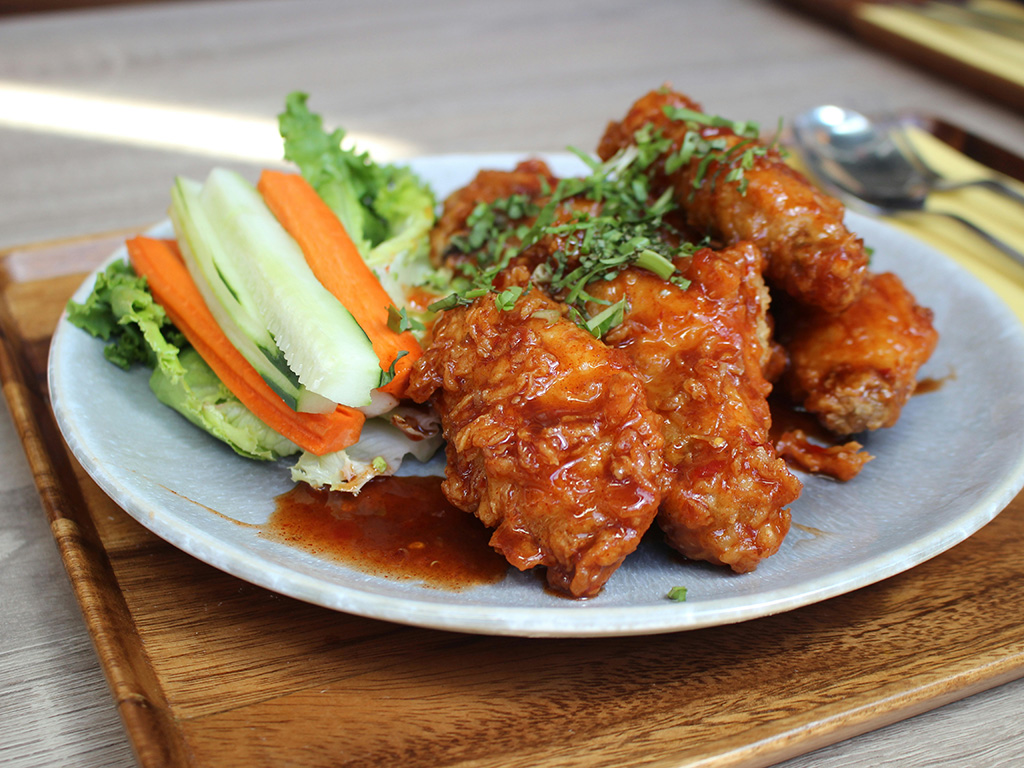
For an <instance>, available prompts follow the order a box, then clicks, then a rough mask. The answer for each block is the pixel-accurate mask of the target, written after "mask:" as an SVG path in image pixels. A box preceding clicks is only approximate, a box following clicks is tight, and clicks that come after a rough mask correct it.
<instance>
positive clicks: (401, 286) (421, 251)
mask: <svg viewBox="0 0 1024 768" xmlns="http://www.w3.org/2000/svg"><path fill="white" fill-rule="evenodd" d="M307 99H308V96H307V94H305V93H301V92H299V91H295V92H293V93H290V94H289V95H288V97H287V98H286V100H285V110H284V112H282V113H281V114H280V115H279V116H278V127H279V130H280V133H281V138H282V139H284V157H285V159H286V160H288V161H290V162H292V163H294V164H295V165H296V166H297V167H298V169H299V171H300V173H302V175H303V177H304V178H305V179H306V181H308V182H309V183H310V185H311V186H312V187H313V188H314V189H315V190H316V191H317V193H318V194H319V195H320V197H321V199H323V201H324V202H325V203H327V205H328V206H329V207H330V208H331V210H332V211H334V213H335V215H337V216H338V218H339V219H340V220H341V222H342V224H344V226H345V230H346V231H347V232H348V234H349V237H351V238H352V240H353V242H355V244H356V247H357V248H358V249H359V252H360V254H361V255H362V257H363V259H364V260H365V261H366V263H367V264H368V265H369V266H370V268H371V269H372V270H373V271H374V274H376V276H377V279H378V280H380V281H381V284H382V285H383V286H384V288H385V290H387V292H388V295H390V296H391V298H392V300H393V301H394V302H395V304H396V305H397V306H402V305H404V304H405V303H406V296H407V294H408V292H409V291H410V290H411V289H412V288H418V287H422V286H425V285H430V284H433V283H436V282H442V283H443V282H446V280H445V278H444V277H443V276H440V277H439V276H438V275H437V272H436V270H435V269H434V268H433V267H432V266H431V264H430V259H429V234H430V229H431V227H432V226H433V224H434V216H435V209H436V199H435V197H434V193H433V191H432V190H431V188H430V187H429V186H428V185H427V184H426V183H424V182H423V181H421V180H420V179H419V178H418V177H417V176H416V175H415V174H414V173H413V172H412V170H410V169H409V168H408V167H405V166H398V165H390V164H384V163H376V162H374V161H373V160H372V159H371V158H370V156H369V154H368V153H366V152H357V151H356V150H355V149H344V148H342V146H341V144H342V142H343V141H344V139H345V135H346V133H345V131H344V130H343V129H341V128H337V129H335V130H333V131H331V132H330V133H328V132H327V131H326V130H325V129H324V125H323V119H322V118H321V116H320V115H317V114H314V113H312V112H310V110H309V108H308V107H307V106H306V101H307Z"/></svg>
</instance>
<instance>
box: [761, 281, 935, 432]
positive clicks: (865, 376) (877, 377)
mask: <svg viewBox="0 0 1024 768" xmlns="http://www.w3.org/2000/svg"><path fill="white" fill-rule="evenodd" d="M780 340H781V341H782V342H783V344H784V345H785V347H786V350H787V352H788V355H789V367H788V369H787V370H786V372H785V374H784V375H783V379H782V382H783V386H784V387H785V388H786V390H787V391H788V393H789V394H790V396H791V397H792V398H793V399H794V400H795V401H796V402H797V403H798V404H800V405H802V406H803V407H804V408H805V409H806V410H807V411H809V412H811V413H813V414H814V415H815V416H817V418H818V420H819V421H820V422H821V423H822V425H823V426H825V427H826V428H827V429H829V430H830V431H832V432H834V433H836V434H837V435H850V434H855V433H857V432H863V431H865V430H872V429H880V428H882V427H891V426H892V425H893V424H895V423H896V420H897V419H898V418H899V415H900V412H901V410H902V409H903V406H904V405H906V403H907V401H908V400H909V399H910V396H911V395H912V394H913V393H914V387H915V386H916V383H917V372H918V370H919V369H920V367H921V366H922V365H923V364H924V363H925V362H926V361H927V360H928V358H929V357H931V354H932V352H933V351H934V350H935V345H936V344H937V343H938V333H937V332H936V330H935V328H934V327H933V325H932V312H931V310H929V309H927V308H925V307H921V306H919V305H918V304H917V301H916V300H915V299H914V296H913V295H912V294H911V293H910V292H909V291H908V290H907V289H906V287H904V285H903V282H902V281H901V280H900V279H899V278H898V277H897V276H896V275H894V274H891V273H881V274H872V275H870V276H869V278H868V283H867V287H866V289H865V291H864V292H863V294H862V295H861V296H860V298H859V299H857V301H856V302H854V304H853V305H851V306H850V307H849V308H848V309H846V310H845V311H844V312H842V313H839V314H834V315H833V314H829V313H826V312H822V311H820V310H815V309H811V308H806V307H797V308H796V310H795V311H793V309H792V308H791V309H790V311H787V312H784V313H782V314H781V317H780Z"/></svg>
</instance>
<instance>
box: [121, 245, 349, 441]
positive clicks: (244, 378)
mask: <svg viewBox="0 0 1024 768" xmlns="http://www.w3.org/2000/svg"><path fill="white" fill-rule="evenodd" d="M127 245H128V256H129V258H130V259H131V263H132V266H133V267H134V268H135V271H136V273H138V274H140V275H144V276H145V277H146V280H147V281H148V282H149V289H150V291H151V292H152V294H153V298H154V299H156V301H157V302H158V303H159V304H160V305H161V306H162V307H163V308H164V310H165V311H166V312H167V316H168V317H169V318H170V319H171V322H173V323H174V324H175V325H176V326H177V327H178V329H179V330H180V331H181V332H182V333H183V334H184V335H185V338H186V339H188V340H189V342H190V343H191V344H192V346H193V347H195V348H196V351H197V352H198V353H199V355H200V356H201V357H202V358H203V360H205V361H206V363H207V364H208V365H209V366H210V368H212V369H213V372H214V373H216V374H217V376H218V378H220V380H221V381H222V382H224V384H225V386H227V388H228V389H229V390H231V392H232V394H234V395H235V397H237V398H238V399H239V400H241V401H242V403H243V404H244V405H245V406H246V407H247V408H248V409H249V410H250V411H252V412H253V413H254V414H255V415H256V417H257V418H259V419H260V420H261V421H263V422H264V423H265V424H266V425H267V426H269V427H270V428H271V429H274V430H276V431H277V432H279V433H280V434H281V435H283V436H284V437H287V438H288V439H289V440H291V441H292V442H293V443H295V444H296V445H298V446H299V447H300V448H303V449H305V450H307V451H310V452H311V453H315V454H316V455H318V456H322V455H323V454H325V453H333V452H334V451H340V450H342V449H344V448H347V447H348V446H350V445H352V444H353V443H355V442H356V441H357V440H358V439H359V433H360V431H361V430H362V426H363V422H364V421H365V417H364V416H363V414H362V413H360V412H359V411H357V410H355V409H352V408H346V407H345V406H341V405H339V406H338V408H337V409H336V410H335V411H333V412H331V413H299V412H297V411H294V410H292V409H291V408H290V407H288V404H287V403H285V402H284V400H282V399H281V398H280V396H278V394H277V393H276V392H274V390H272V389H271V388H270V387H269V386H268V385H267V383H266V382H265V381H264V380H263V378H262V377H261V376H260V375H259V373H258V372H257V371H256V369H255V368H253V367H252V365H251V364H250V363H249V361H248V360H246V359H245V358H244V357H242V355H241V353H240V352H239V351H238V350H237V349H235V347H234V345H232V343H231V342H230V341H229V340H228V337H227V336H225V335H224V332H223V331H222V330H221V329H220V326H219V325H217V321H216V320H214V318H213V315H212V314H211V313H210V310H209V309H207V307H206V304H205V303H204V302H203V298H202V296H201V295H200V293H199V289H198V288H196V285H195V283H194V282H193V281H192V276H191V275H190V274H189V272H188V268H187V267H186V266H185V262H184V261H183V260H182V258H181V253H180V252H179V251H178V246H177V244H176V243H175V242H174V241H173V240H156V239H153V238H148V237H135V238H132V239H130V240H128V242H127Z"/></svg>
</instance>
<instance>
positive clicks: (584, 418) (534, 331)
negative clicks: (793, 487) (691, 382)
mask: <svg viewBox="0 0 1024 768" xmlns="http://www.w3.org/2000/svg"><path fill="white" fill-rule="evenodd" d="M518 273H519V274H518V278H517V279H516V280H515V282H517V283H519V284H522V283H523V282H525V271H524V270H521V269H520V270H518ZM563 311H564V308H563V307H562V306H561V305H559V304H558V303H556V302H554V301H552V300H551V299H549V298H548V297H546V296H544V295H543V294H541V293H540V292H539V291H537V290H536V289H533V290H530V291H528V292H527V293H525V294H524V295H523V296H521V297H520V298H519V300H518V301H517V302H516V303H515V306H514V307H513V308H511V309H507V310H500V309H498V308H497V307H496V304H495V298H494V296H493V295H487V296H484V297H482V298H479V299H477V300H476V301H475V302H473V304H472V305H470V306H468V307H459V308H457V309H453V310H449V311H448V312H446V313H445V314H444V316H443V317H442V318H441V319H440V320H439V321H438V323H437V324H436V326H435V328H434V331H433V340H432V343H431V344H430V345H429V346H428V347H427V349H426V350H425V352H424V354H423V357H422V358H420V359H419V360H418V361H417V363H416V365H415V367H414V368H413V372H412V380H411V383H410V388H409V394H410V396H411V397H412V398H413V399H415V400H417V401H419V402H423V401H425V400H427V399H428V398H432V400H433V402H434V404H435V405H436V407H437V409H438V411H439V413H440V414H441V419H442V425H443V428H444V434H445V437H446V439H447V441H448V443H447V448H446V450H447V458H448V465H447V469H446V479H445V481H444V486H443V487H444V491H445V494H446V495H447V497H448V498H449V499H450V500H451V501H452V503H453V504H455V505H456V506H458V507H460V508H462V509H464V510H467V511H470V512H474V513H475V514H476V515H477V516H478V517H479V518H480V519H481V520H482V521H483V522H484V523H485V524H486V525H488V526H491V527H493V528H495V531H494V534H493V537H492V539H491V544H492V546H494V547H495V548H496V549H498V550H499V551H501V552H502V553H503V554H504V555H505V557H506V558H508V560H509V562H510V563H512V565H514V566H516V567H517V568H519V569H521V570H526V569H529V568H533V567H535V566H538V565H543V566H547V578H548V583H549V584H550V585H551V586H552V587H553V588H554V589H556V590H559V591H562V592H566V593H568V594H570V595H572V596H574V597H587V596H591V595H594V594H596V593H597V592H598V591H599V590H600V588H601V586H602V585H603V584H604V583H605V581H607V579H608V578H609V576H610V575H611V574H612V572H613V571H614V570H615V569H616V568H617V567H618V566H619V564H620V563H621V562H622V560H623V558H625V557H626V555H628V554H629V553H630V552H632V551H633V550H634V549H636V546H637V544H638V543H639V542H640V539H641V537H642V536H643V534H644V532H645V531H646V530H647V528H648V527H649V526H650V524H651V522H652V521H653V519H654V516H655V514H656V512H657V508H658V503H659V501H660V499H661V492H660V487H659V474H660V472H661V468H662V444H663V440H662V436H661V432H660V424H659V420H658V418H657V417H656V416H655V415H654V414H653V413H652V412H651V410H650V409H649V408H648V406H647V403H646V398H645V395H644V391H643V388H642V386H641V385H640V382H639V381H638V379H637V377H636V373H635V371H634V369H633V366H632V364H631V363H630V362H629V360H628V358H627V357H626V355H624V354H622V353H621V352H619V351H617V350H613V349H609V348H608V347H606V346H605V345H604V344H602V343H601V342H599V341H598V340H597V339H595V338H594V337H593V336H591V335H590V334H589V333H587V332H586V331H585V330H583V329H581V328H580V327H579V326H577V325H576V324H575V323H573V322H571V321H569V320H567V319H565V317H564V316H563Z"/></svg>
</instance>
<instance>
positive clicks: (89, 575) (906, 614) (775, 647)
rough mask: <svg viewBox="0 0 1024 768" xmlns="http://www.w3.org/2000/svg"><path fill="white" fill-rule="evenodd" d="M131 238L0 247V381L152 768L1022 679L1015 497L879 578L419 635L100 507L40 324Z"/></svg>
mask: <svg viewBox="0 0 1024 768" xmlns="http://www.w3.org/2000/svg"><path fill="white" fill-rule="evenodd" d="M120 240H121V238H120V237H117V236H107V237H95V238H86V239H82V240H77V241H73V242H60V243H51V244H46V245H41V246H35V247H31V248H23V249H17V250H14V251H9V252H7V253H5V254H2V255H0V267H2V271H0V275H2V278H0V340H2V344H0V375H2V379H3V388H4V394H5V396H6V398H7V400H8V402H9V404H10V408H11V411H12V413H13V415H14V421H15V423H16V424H17V428H18V430H19V431H20V435H21V439H22V441H23V443H24V448H25V451H26V453H27V455H28V459H29V463H30V465H31V468H32V471H33V473H34V476H35V481H36V484H37V486H38V489H39V493H40V495H41V496H42V499H43V503H44V506H45V509H46V511H47V514H48V515H49V519H50V525H51V528H52V530H53V536H54V539H55V540H56V542H57V545H58V548H59V550H60V554H61V557H62V558H63V561H64V564H65V566H66V568H67V572H68V575H69V576H70V579H71V583H72V585H73V587H74V590H75V592H76V594H77V597H78V600H79V602H80V604H81V607H82V611H83V613H84V615H85V620H86V623H87V625H88V628H89V632H90V633H91V635H92V638H93V641H94V643H95V646H96V650H97V654H98V655H99V658H100V661H101V663H102V665H103V668H104V670H105V672H106V675H107V679H108V681H109V683H110V687H111V689H112V691H113V694H114V697H115V700H116V704H117V707H118V709H119V711H120V713H121V716H122V718H123V720H124V723H125V725H126V727H127V732H128V734H129V737H130V739H131V741H132V743H133V745H134V747H135V749H136V752H137V755H138V760H139V763H140V764H141V765H142V766H144V767H145V768H155V767H156V766H195V767H200V768H226V767H227V766H245V768H253V767H255V766H272V767H273V768H283V767H284V766H303V767H304V768H311V767H313V766H328V765H329V766H381V765H401V766H409V767H410V768H416V767H417V766H430V767H431V768H437V767H438V766H462V767H463V768H465V767H467V766H481V767H482V766H493V767H495V768H497V767H498V766H502V767H511V766H523V767H527V766H528V767H529V768H543V767H544V766H555V765H558V766H630V765H644V766H649V767H650V766H669V765H671V766H693V765H698V764H699V765H701V766H764V765H769V764H772V763H774V762H777V761H780V760H783V759H785V758H787V757H791V756H794V755H797V754H801V753H804V752H807V751H810V750H812V749H815V748H817V747H821V746H823V745H826V744H829V743H832V742H835V741H838V740H841V739H844V738H847V737H849V736H853V735H856V734H858V733H862V732H864V731H868V730H871V729H874V728H878V727H880V726H882V725H886V724H888V723H891V722H893V721H896V720H899V719H901V718H905V717H909V716H911V715H914V714H917V713H919V712H922V711H925V710H927V709H930V708H933V707H937V706H940V705H942V704H945V703H947V702H949V701H953V700H955V699H958V698H961V697H964V696H967V695H970V694H972V693H975V692H978V691H981V690H984V689H986V688H989V687H991V686H995V685H999V684H1001V683H1004V682H1007V681H1009V680H1012V679H1015V678H1018V677H1021V676H1024V623H1022V622H1021V621H1020V608H1019V606H1020V605H1021V604H1022V603H1024V547H1021V530H1024V495H1021V496H1018V497H1017V498H1016V499H1015V500H1014V501H1013V503H1011V504H1010V506H1009V507H1008V508H1007V509H1006V510H1005V511H1004V512H1003V513H1002V514H1001V515H999V516H998V517H997V518H996V519H995V520H994V521H993V522H992V523H990V524H989V525H987V526H986V527H985V528H983V529H982V530H981V531H980V532H979V533H977V534H976V535H974V536H973V537H971V538H970V539H969V540H967V541H965V542H964V543H962V544H960V545H959V546H957V547H955V548H953V549H952V550H950V551H948V552H946V553H945V554H943V555H941V556H939V557H936V558H934V559H933V560H931V561H929V562H926V563H924V564H922V565H919V566H918V567H916V568H913V569H912V570H910V571H908V572H906V573H903V574H901V575H899V576H895V577H892V578H890V579H887V580H885V581H883V582H881V583H878V584H875V585H873V586H870V587H867V588H864V589H861V590H859V591H856V592H853V593H851V594H848V595H845V596H842V597H837V598H834V599H831V600H828V601H826V602H822V603H819V604H817V605H812V606H809V607H806V608H803V609H800V610H796V611H792V612H789V613H785V614H781V615H777V616H770V617H766V618H762V619H758V620H755V621H750V622H746V623H743V624H737V625H731V626H724V627H718V628H711V629H703V630H698V631H691V632H682V633H676V634H666V635H655V636H651V637H633V638H619V639H588V640H551V639H547V640H525V639H516V638H503V637H484V636H476V635H463V634H455V633H446V632H440V631H434V630H424V629H415V628H410V627H405V626H399V625H393V624H388V623H385V622H380V621H374V620H369V619H363V618H359V617H354V616H348V615H345V614H341V613H336V612H332V611H329V610H326V609H322V608H319V607H315V606H312V605H309V604H305V603H302V602H299V601H297V600H293V599H290V598H286V597H282V596H279V595H277V594H274V593H271V592H268V591H266V590H264V589H261V588H258V587H255V586H252V585H250V584H248V583H246V582H243V581H240V580H238V579H236V578H234V577H232V576H229V575H227V574H224V573H222V572H220V571H217V570H215V569H214V568H211V567H209V566H207V565H205V564H203V563H201V562H200V561H198V560H195V559H193V558H192V557H190V556H189V555H186V554H184V553H183V552H181V551H179V550H177V549H175V548H174V547H172V546H170V545H169V544H167V543H165V542H163V541H162V540H160V539H158V538H156V537H155V536H153V535H152V534H150V533H149V532H147V531H146V530H145V529H144V528H142V527H141V526H140V525H138V524H137V523H136V522H135V521H134V520H132V519H131V518H130V517H129V516H128V515H127V514H126V513H125V512H123V511H122V510H121V509H120V508H118V507H117V506H116V505H115V504H114V503H113V502H112V501H110V499H109V498H108V497H106V496H105V495H104V494H103V493H102V492H101V491H100V490H99V489H98V488H97V487H96V486H95V485H94V484H93V483H92V481H91V480H90V479H89V478H88V476H87V475H86V474H85V473H84V471H83V470H82V468H81V467H80V466H79V465H78V464H77V463H76V462H75V460H74V459H73V458H72V457H71V456H70V454H69V453H68V451H67V450H66V448H65V446H64V444H63V443H62V440H61V438H60V435H59V433H58V431H57V428H56V425H55V423H54V420H53V417H52V415H51V411H50V409H49V403H48V400H47V392H46V384H45V371H46V352H47V347H48V342H49V338H50V334H51V332H52V330H53V328H54V326H55V323H56V322H57V320H58V316H59V314H60V311H61V308H62V306H63V305H64V302H65V301H66V300H67V298H68V297H69V296H70V294H71V293H72V292H73V290H74V289H75V288H76V286H77V285H78V284H79V283H80V282H81V280H82V279H83V278H84V276H85V274H86V273H87V272H88V271H89V270H91V269H93V268H94V267H95V266H96V265H97V264H98V263H99V262H100V261H101V260H102V259H103V258H104V257H105V256H107V255H108V254H109V253H110V252H111V251H112V250H113V249H114V248H115V247H116V246H117V245H118V244H119V242H120Z"/></svg>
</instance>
